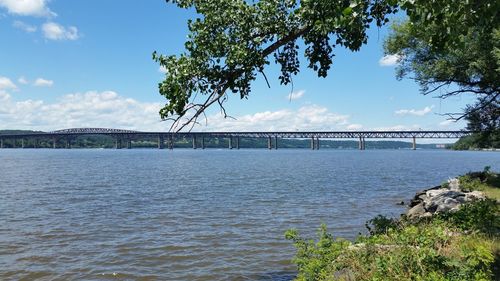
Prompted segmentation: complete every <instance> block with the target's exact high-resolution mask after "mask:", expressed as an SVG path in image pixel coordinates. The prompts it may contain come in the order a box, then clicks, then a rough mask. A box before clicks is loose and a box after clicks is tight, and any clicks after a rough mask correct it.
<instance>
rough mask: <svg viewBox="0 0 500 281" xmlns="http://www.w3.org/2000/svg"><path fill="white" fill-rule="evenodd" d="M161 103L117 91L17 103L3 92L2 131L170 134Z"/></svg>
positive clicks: (1, 107) (69, 95)
mask: <svg viewBox="0 0 500 281" xmlns="http://www.w3.org/2000/svg"><path fill="white" fill-rule="evenodd" d="M161 106H162V104H161V103H147V102H139V101H137V100H135V99H131V98H126V97H123V96H120V95H118V94H117V93H116V92H113V91H104V92H96V91H90V92H86V93H74V94H68V95H65V96H62V97H61V98H60V99H59V100H57V101H56V102H54V103H46V102H44V101H42V100H24V101H14V100H13V99H12V98H11V96H10V95H9V94H7V93H5V92H3V93H2V92H1V91H0V129H6V128H19V129H34V130H44V131H51V130H57V129H64V128H75V127H104V128H123V129H131V130H143V131H166V130H168V129H169V128H170V127H169V124H168V123H166V122H160V117H159V114H158V111H159V110H160V108H161Z"/></svg>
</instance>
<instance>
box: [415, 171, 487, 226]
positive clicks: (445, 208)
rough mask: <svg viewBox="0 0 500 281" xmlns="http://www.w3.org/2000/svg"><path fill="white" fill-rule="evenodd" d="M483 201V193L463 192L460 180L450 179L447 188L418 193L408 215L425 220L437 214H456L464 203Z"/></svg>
mask: <svg viewBox="0 0 500 281" xmlns="http://www.w3.org/2000/svg"><path fill="white" fill-rule="evenodd" d="M482 199H485V196H484V194H483V193H482V192H480V191H471V192H465V191H463V190H461V188H460V182H459V180H458V179H456V178H455V179H450V180H448V185H447V187H433V188H430V189H428V190H424V191H420V192H417V193H416V194H415V197H414V198H413V199H412V200H411V201H410V209H409V210H408V212H407V213H406V215H407V216H408V217H410V218H423V217H429V216H432V215H433V214H435V213H442V212H454V211H457V210H458V209H460V205H462V204H464V203H467V202H471V201H474V200H482Z"/></svg>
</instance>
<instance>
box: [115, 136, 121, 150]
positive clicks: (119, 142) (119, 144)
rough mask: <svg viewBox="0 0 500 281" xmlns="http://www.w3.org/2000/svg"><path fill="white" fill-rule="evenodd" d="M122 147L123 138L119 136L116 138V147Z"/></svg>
mask: <svg viewBox="0 0 500 281" xmlns="http://www.w3.org/2000/svg"><path fill="white" fill-rule="evenodd" d="M120 148H121V140H120V138H119V137H116V138H115V149H120Z"/></svg>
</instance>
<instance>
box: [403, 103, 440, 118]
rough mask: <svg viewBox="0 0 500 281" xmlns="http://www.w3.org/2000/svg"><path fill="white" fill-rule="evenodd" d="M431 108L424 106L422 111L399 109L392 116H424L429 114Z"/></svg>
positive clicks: (432, 106)
mask: <svg viewBox="0 0 500 281" xmlns="http://www.w3.org/2000/svg"><path fill="white" fill-rule="evenodd" d="M433 108H434V105H431V106H426V107H425V108H424V109H420V110H417V109H400V110H396V111H395V112H394V114H396V115H401V116H405V115H413V116H424V115H426V114H427V113H430V112H431V111H432V109H433Z"/></svg>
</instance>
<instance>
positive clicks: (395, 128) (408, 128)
mask: <svg viewBox="0 0 500 281" xmlns="http://www.w3.org/2000/svg"><path fill="white" fill-rule="evenodd" d="M419 130H422V128H421V127H420V125H411V126H407V125H395V126H390V127H378V128H373V131H419Z"/></svg>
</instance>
